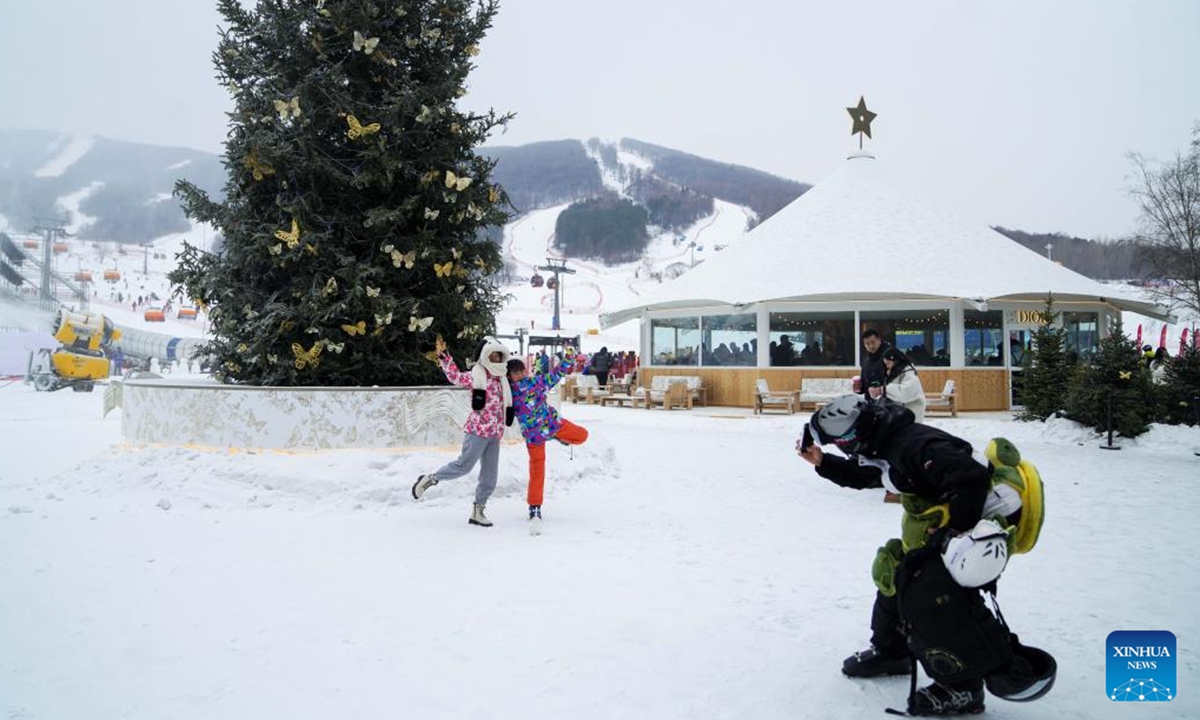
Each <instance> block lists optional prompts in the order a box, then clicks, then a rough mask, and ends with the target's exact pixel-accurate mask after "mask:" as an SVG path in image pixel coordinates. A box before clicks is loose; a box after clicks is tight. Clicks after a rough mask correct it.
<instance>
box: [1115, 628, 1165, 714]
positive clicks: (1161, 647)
mask: <svg viewBox="0 0 1200 720" xmlns="http://www.w3.org/2000/svg"><path fill="white" fill-rule="evenodd" d="M1106 653H1107V655H1108V659H1107V660H1106V663H1107V680H1108V693H1107V694H1108V699H1109V700H1112V701H1113V702H1167V701H1170V700H1174V699H1175V695H1176V692H1177V688H1176V687H1175V677H1176V675H1175V635H1174V634H1173V633H1170V632H1167V631H1166V630H1117V631H1115V632H1111V633H1109V635H1108V642H1107V647H1106Z"/></svg>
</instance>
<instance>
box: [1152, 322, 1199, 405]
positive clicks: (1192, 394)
mask: <svg viewBox="0 0 1200 720" xmlns="http://www.w3.org/2000/svg"><path fill="white" fill-rule="evenodd" d="M1161 397H1162V399H1163V412H1164V415H1165V416H1166V420H1167V422H1169V423H1171V424H1180V423H1186V424H1188V425H1193V424H1195V423H1196V421H1197V418H1198V417H1200V411H1198V409H1197V402H1198V399H1200V345H1197V344H1196V343H1194V342H1193V343H1190V344H1187V345H1184V346H1183V347H1182V348H1180V352H1179V354H1178V355H1176V356H1175V357H1173V358H1171V359H1170V360H1168V361H1167V364H1166V367H1165V368H1164V372H1163V383H1162V392H1161Z"/></svg>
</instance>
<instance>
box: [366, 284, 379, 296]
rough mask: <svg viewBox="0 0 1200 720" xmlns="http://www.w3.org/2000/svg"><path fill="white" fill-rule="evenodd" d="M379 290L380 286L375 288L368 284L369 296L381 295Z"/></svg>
mask: <svg viewBox="0 0 1200 720" xmlns="http://www.w3.org/2000/svg"><path fill="white" fill-rule="evenodd" d="M379 290H380V289H379V288H373V287H371V286H370V285H368V286H367V297H379Z"/></svg>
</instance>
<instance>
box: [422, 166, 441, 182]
mask: <svg viewBox="0 0 1200 720" xmlns="http://www.w3.org/2000/svg"><path fill="white" fill-rule="evenodd" d="M440 175H441V173H440V172H438V171H437V170H429V171H427V172H425V173H424V174H423V175H421V184H422V185H428V184H429V183H431V182H433V181H434V180H437V179H438V176H440Z"/></svg>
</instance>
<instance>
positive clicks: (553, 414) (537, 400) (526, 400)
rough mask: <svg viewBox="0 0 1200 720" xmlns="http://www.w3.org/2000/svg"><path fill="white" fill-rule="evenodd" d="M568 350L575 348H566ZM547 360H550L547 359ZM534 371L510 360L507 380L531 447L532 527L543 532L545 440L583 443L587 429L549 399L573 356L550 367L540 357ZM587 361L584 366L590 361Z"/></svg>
mask: <svg viewBox="0 0 1200 720" xmlns="http://www.w3.org/2000/svg"><path fill="white" fill-rule="evenodd" d="M567 352H568V353H570V352H572V349H571V348H567ZM546 362H547V363H548V362H549V361H546ZM537 363H538V366H537V367H535V368H534V374H532V375H528V374H526V368H525V363H524V362H522V361H521V360H518V359H513V360H509V361H508V381H509V383H510V384H511V385H512V396H513V408H514V409H515V411H516V416H517V421H518V422H519V423H520V426H521V434H522V435H524V436H525V449H526V450H528V451H529V490H528V493H527V494H528V498H527V499H528V500H529V523H530V524H529V531H530V532H531V533H533V534H535V535H536V534H538V533H540V532H541V525H542V493H543V490H544V488H545V483H546V441H548V440H550V439H551V438H553V439H554V440H557V441H558V442H560V443H563V444H564V445H580V444H582V443H583V442H584V441H586V440H587V439H588V431H587V430H586V429H584V428H582V427H580V426H578V425H576V424H575V423H573V422H571V421H570V420H567V419H565V418H562V417H560V416H559V414H558V412H557V411H555V409H554V408H553V407H551V406H550V403H549V402H547V400H546V393H548V392H550V390H552V389H553V388H554V386H555V385H557V384H558V382H559V381H560V380H562V379H563V375H565V374H566V370H567V368H569V367H570V365H571V356H570V355H569V354H568V355H567V357H566V359H564V360H563V361H562V362H560V363H557V364H555V365H554V367H553V368H550V367H547V366H546V364H543V363H542V361H541V359H540V358H539V359H538V361H537ZM588 364H590V363H585V365H584V370H585V371H586V369H587V365H588Z"/></svg>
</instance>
